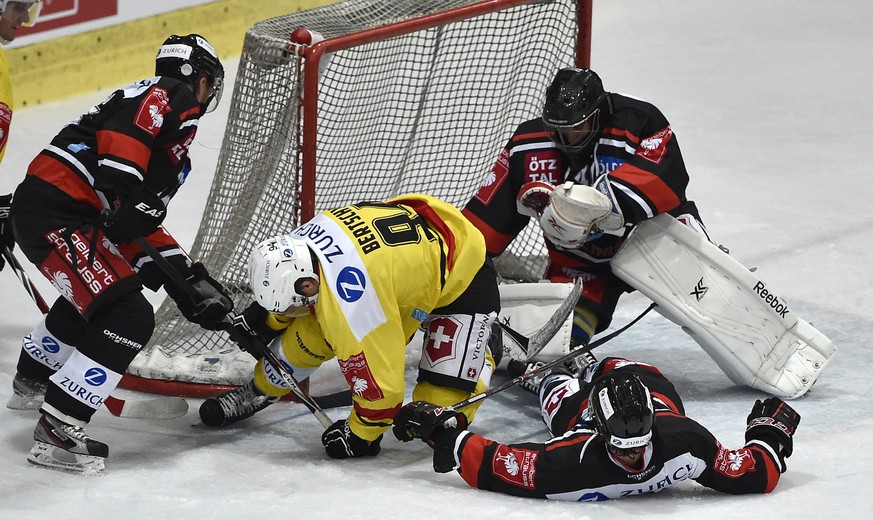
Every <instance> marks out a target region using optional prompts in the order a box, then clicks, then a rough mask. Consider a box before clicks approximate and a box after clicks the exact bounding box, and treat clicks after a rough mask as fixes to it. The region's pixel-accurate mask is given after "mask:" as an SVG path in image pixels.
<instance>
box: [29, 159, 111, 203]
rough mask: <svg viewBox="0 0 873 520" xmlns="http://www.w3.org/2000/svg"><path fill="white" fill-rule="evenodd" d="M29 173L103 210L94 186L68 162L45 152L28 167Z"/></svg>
mask: <svg viewBox="0 0 873 520" xmlns="http://www.w3.org/2000/svg"><path fill="white" fill-rule="evenodd" d="M27 174H28V175H33V176H34V177H38V178H40V179H42V180H44V181H46V182H48V183H50V184H53V185H54V186H55V187H56V188H58V189H59V190H61V191H63V192H64V193H66V194H67V195H69V196H70V197H72V198H74V199H76V200H78V201H80V202H84V203H85V204H88V205H89V206H92V207H94V208H97V210H100V211H102V210H103V203H102V202H100V199H99V198H98V197H97V193H95V192H94V188H93V187H92V186H91V185H90V184H88V183H87V182H85V180H84V179H82V177H80V176H79V175H78V174H77V173H76V171H75V170H72V169H70V168H69V167H67V165H66V164H64V163H62V162H61V161H58V160H57V159H55V158H54V157H49V156H48V155H45V154H39V155H37V156H36V158H35V159H34V160H33V161H31V163H30V165H29V166H28V167H27Z"/></svg>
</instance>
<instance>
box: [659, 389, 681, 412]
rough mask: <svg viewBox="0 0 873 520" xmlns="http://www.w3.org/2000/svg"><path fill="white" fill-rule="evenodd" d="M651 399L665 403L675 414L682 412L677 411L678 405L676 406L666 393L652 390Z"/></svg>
mask: <svg viewBox="0 0 873 520" xmlns="http://www.w3.org/2000/svg"><path fill="white" fill-rule="evenodd" d="M652 399H659V400H660V401H661V402H662V403H664V404H666V405H667V407H668V408H670V410H672V411H673V412H675V413H676V414H679V415H682V413H681V412H679V407H678V406H676V403H674V402H673V400H672V399H670V398H668V397H667V396H666V395H664V394H662V393H660V392H652Z"/></svg>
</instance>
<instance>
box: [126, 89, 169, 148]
mask: <svg viewBox="0 0 873 520" xmlns="http://www.w3.org/2000/svg"><path fill="white" fill-rule="evenodd" d="M170 110H171V108H170V95H169V94H168V93H167V91H166V90H164V89H162V88H160V87H155V88H153V89H152V90H151V91H149V93H148V94H146V96H145V98H144V99H143V100H142V102H141V103H140V105H139V111H137V113H136V119H135V120H134V123H136V126H138V127H140V128H141V129H143V130H144V131H145V132H147V133H149V134H151V136H152V137H155V136H157V135H158V132H160V131H161V126H163V124H164V116H165V115H166V114H168V113H170Z"/></svg>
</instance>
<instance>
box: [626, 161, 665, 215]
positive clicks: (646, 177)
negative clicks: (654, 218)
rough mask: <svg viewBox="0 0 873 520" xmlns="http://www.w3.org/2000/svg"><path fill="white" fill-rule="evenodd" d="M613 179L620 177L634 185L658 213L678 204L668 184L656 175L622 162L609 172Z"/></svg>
mask: <svg viewBox="0 0 873 520" xmlns="http://www.w3.org/2000/svg"><path fill="white" fill-rule="evenodd" d="M609 176H610V177H612V178H614V179H620V180H622V181H624V182H626V183H628V184H630V185H632V186H634V187H636V188H637V189H638V190H639V191H641V192H642V193H643V195H645V196H646V198H647V199H649V200H650V201H651V202H652V204H654V205H655V209H657V211H658V213H666V212H668V211H670V210H672V209H674V208H676V207H677V206H679V202H680V201H679V197H677V196H676V193H674V192H673V190H672V189H670V186H668V185H667V183H666V182H664V180H663V179H661V178H660V177H658V176H657V175H655V174H653V173H651V172H647V171H646V170H643V169H641V168H637V167H636V166H633V165H631V164H628V163H624V164H622V165H621V166H619V167H618V168H616V169H615V170H613V171H612V173H610V174H609Z"/></svg>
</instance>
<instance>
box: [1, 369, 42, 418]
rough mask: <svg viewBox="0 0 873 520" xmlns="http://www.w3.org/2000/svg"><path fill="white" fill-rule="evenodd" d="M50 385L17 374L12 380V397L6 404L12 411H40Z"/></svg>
mask: <svg viewBox="0 0 873 520" xmlns="http://www.w3.org/2000/svg"><path fill="white" fill-rule="evenodd" d="M46 386H48V383H46V382H43V381H37V380H36V379H31V378H29V377H24V376H22V375H19V374H15V378H14V379H12V396H11V397H10V398H9V401H7V402H6V408H9V409H10V410H39V407H40V406H42V402H43V399H45V389H46Z"/></svg>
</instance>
